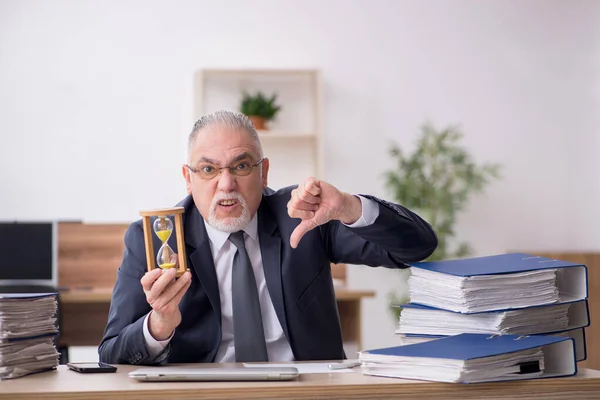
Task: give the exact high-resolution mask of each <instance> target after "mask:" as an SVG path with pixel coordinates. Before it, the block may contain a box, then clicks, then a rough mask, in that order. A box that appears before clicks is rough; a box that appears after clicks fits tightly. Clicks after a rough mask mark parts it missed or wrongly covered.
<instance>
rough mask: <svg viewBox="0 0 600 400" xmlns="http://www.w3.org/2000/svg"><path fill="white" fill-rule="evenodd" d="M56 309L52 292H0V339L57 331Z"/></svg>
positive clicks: (33, 335)
mask: <svg viewBox="0 0 600 400" xmlns="http://www.w3.org/2000/svg"><path fill="white" fill-rule="evenodd" d="M1 290H2V288H1V287H0V291H1ZM57 309H58V306H57V302H56V295H55V294H53V293H42V294H38V293H36V294H20V293H15V294H1V293H0V339H18V338H28V337H35V336H42V335H49V334H56V333H58V326H57V324H56V311H57Z"/></svg>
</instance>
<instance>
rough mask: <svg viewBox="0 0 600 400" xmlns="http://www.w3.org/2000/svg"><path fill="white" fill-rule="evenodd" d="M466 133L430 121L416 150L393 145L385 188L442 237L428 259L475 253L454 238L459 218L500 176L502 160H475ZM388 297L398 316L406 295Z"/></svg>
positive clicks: (394, 312)
mask: <svg viewBox="0 0 600 400" xmlns="http://www.w3.org/2000/svg"><path fill="white" fill-rule="evenodd" d="M462 137H463V134H462V132H461V131H460V130H459V129H458V128H456V127H447V128H445V129H442V130H436V129H435V128H434V127H433V126H432V125H431V124H429V123H426V124H424V125H423V126H422V129H421V134H420V136H419V137H418V138H417V142H416V146H415V149H414V151H413V152H412V154H405V153H404V151H402V149H401V148H400V147H399V146H397V145H395V144H393V145H392V146H391V148H390V150H389V152H390V155H391V156H392V158H393V159H394V161H395V163H396V167H395V168H394V169H392V170H389V171H387V172H386V173H385V179H386V186H387V189H388V190H389V192H390V193H391V195H392V196H393V197H394V198H395V200H396V201H397V202H398V203H399V204H401V205H403V206H405V207H407V208H409V209H411V210H413V211H414V212H416V213H417V214H418V215H420V216H421V217H422V218H424V219H425V220H426V221H427V222H429V223H430V224H431V226H432V227H433V229H434V230H435V232H436V234H437V236H438V247H437V249H436V250H435V252H434V253H433V254H432V255H431V256H430V257H428V258H427V260H426V261H435V260H444V259H450V258H461V257H468V256H469V255H470V254H471V253H472V250H471V247H470V246H469V244H468V243H467V242H464V241H454V240H453V238H454V236H455V231H454V226H455V223H456V218H457V216H458V214H459V212H461V211H463V210H464V209H465V207H466V206H467V204H468V201H469V199H470V197H471V196H472V195H474V194H476V193H480V192H482V191H483V189H484V188H485V187H486V186H487V185H488V184H489V183H490V182H491V181H492V179H494V178H499V176H500V174H499V170H500V165H498V164H491V163H484V164H481V165H478V164H477V163H476V162H475V161H474V160H473V157H472V155H471V154H470V153H469V151H468V150H467V149H466V148H464V147H463V146H462V145H461V144H460V141H461V139H462ZM389 298H390V303H391V304H390V305H391V306H392V307H391V311H392V313H393V314H394V315H395V316H396V317H397V316H399V312H400V308H398V307H397V305H398V304H400V303H403V302H405V301H406V300H407V299H403V298H398V296H397V295H396V294H395V293H391V294H390V296H389ZM394 305H396V306H394Z"/></svg>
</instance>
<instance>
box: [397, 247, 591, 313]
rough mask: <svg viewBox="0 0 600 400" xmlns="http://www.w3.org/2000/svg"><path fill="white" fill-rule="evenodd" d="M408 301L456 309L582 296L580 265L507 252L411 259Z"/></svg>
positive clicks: (495, 307)
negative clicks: (427, 259) (465, 256)
mask: <svg viewBox="0 0 600 400" xmlns="http://www.w3.org/2000/svg"><path fill="white" fill-rule="evenodd" d="M410 265H411V276H410V278H409V280H408V286H409V291H410V301H411V303H417V304H422V305H427V306H430V307H435V308H442V309H446V310H450V311H456V312H461V313H474V312H482V311H494V310H506V309H510V308H525V307H532V306H539V305H544V304H556V303H564V302H567V301H576V300H583V299H586V298H587V269H586V267H585V266H584V265H580V264H575V263H570V262H566V261H560V260H554V259H550V258H545V257H537V256H532V255H529V254H521V253H511V254H501V255H495V256H487V257H474V258H467V259H458V260H444V261H431V262H420V263H411V264H410Z"/></svg>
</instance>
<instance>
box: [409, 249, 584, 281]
mask: <svg viewBox="0 0 600 400" xmlns="http://www.w3.org/2000/svg"><path fill="white" fill-rule="evenodd" d="M408 264H409V265H410V266H412V267H417V268H423V269H427V270H429V271H436V272H442V273H445V274H450V275H456V276H479V275H496V274H509V273H516V272H525V271H536V270H542V269H551V268H568V267H584V268H585V269H586V271H587V268H586V266H585V265H583V264H577V263H572V262H569V261H561V260H556V259H553V258H548V257H540V256H535V255H531V254H525V253H508V254H498V255H493V256H484V257H471V258H463V259H456V260H442V261H420V262H413V263H408Z"/></svg>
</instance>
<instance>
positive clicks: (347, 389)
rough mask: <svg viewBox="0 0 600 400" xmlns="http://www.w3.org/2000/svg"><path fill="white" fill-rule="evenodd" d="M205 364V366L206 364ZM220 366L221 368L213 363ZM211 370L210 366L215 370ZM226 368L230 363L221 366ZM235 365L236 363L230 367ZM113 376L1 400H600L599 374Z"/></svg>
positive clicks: (58, 380)
mask: <svg viewBox="0 0 600 400" xmlns="http://www.w3.org/2000/svg"><path fill="white" fill-rule="evenodd" d="M205 365H206V364H205ZM215 365H217V364H215ZM215 365H211V366H215ZM220 365H221V366H225V365H227V364H220ZM229 365H233V364H229ZM117 367H118V371H117V372H116V373H114V374H79V373H77V372H73V371H70V370H68V368H67V367H66V366H65V365H61V366H59V368H58V370H56V371H50V372H43V373H40V374H36V375H30V376H27V377H23V378H18V379H14V380H8V381H3V382H1V383H0V400H1V399H10V400H18V399H31V398H35V399H36V400H45V399H86V400H93V399H106V398H110V399H143V400H149V399H165V398H168V399H225V398H238V399H274V398H285V399H309V398H311V399H312V398H317V397H318V398H327V399H364V398H369V399H383V398H385V399H389V398H402V399H403V400H404V399H405V400H410V399H454V400H459V399H460V400H468V399H482V398H485V399H519V400H539V399H544V400H559V399H560V400H563V399H569V400H581V399H586V400H591V399H600V371H595V370H581V371H580V372H579V374H578V375H576V376H572V377H567V378H554V379H535V380H528V381H515V382H499V383H483V384H481V383H478V384H471V385H464V384H447V383H434V382H423V381H409V380H403V379H395V378H379V377H372V376H365V375H363V374H362V373H361V371H360V369H357V370H356V371H354V372H352V373H334V374H306V375H301V376H300V377H299V379H298V380H295V381H288V382H276V381H273V382H229V383H227V382H181V383H177V382H161V383H157V382H136V381H134V380H132V379H130V378H129V377H128V376H127V374H128V372H129V371H131V370H133V369H136V368H139V367H137V366H131V365H118V366H117Z"/></svg>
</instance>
